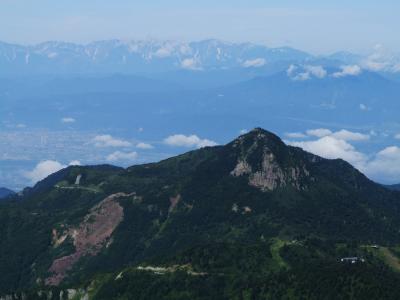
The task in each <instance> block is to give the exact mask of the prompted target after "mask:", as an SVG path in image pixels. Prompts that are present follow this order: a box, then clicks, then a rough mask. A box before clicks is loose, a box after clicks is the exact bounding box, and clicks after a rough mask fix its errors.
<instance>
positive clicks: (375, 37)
mask: <svg viewBox="0 0 400 300" xmlns="http://www.w3.org/2000/svg"><path fill="white" fill-rule="evenodd" d="M216 2H217V1H210V0H203V1H190V2H189V1H180V0H169V1H129V0H120V1H105V0H98V1H90V0H85V1H82V0H79V1H78V0H68V1H66V0H57V1H54V0H35V1H33V0H24V1H21V0H0V40H3V41H7V42H18V43H25V44H26V43H36V42H41V41H45V40H66V41H74V42H83V43H85V42H89V41H93V40H99V39H110V38H123V39H135V38H138V39H140V38H158V39H182V40H193V39H204V38H219V39H224V40H231V41H254V42H259V43H264V44H267V45H270V46H282V45H288V46H292V47H297V48H301V49H304V50H308V51H311V52H314V53H326V52H333V51H336V50H350V51H355V52H367V51H368V50H369V49H371V48H372V47H373V46H374V45H376V44H382V45H384V46H385V47H387V48H389V49H391V50H393V51H400V40H399V39H398V38H396V36H397V32H396V30H397V29H398V28H400V18H398V12H399V10H400V2H399V1H392V0H384V1H379V2H378V1H370V0H365V1H357V0H355V1H351V3H350V1H343V0H336V1H330V2H329V3H326V2H327V1H314V0H308V1H307V0H305V1H288V0H281V1H265V0H264V1H259V0H246V1H235V0H230V1H227V0H219V1H218V2H217V3H216Z"/></svg>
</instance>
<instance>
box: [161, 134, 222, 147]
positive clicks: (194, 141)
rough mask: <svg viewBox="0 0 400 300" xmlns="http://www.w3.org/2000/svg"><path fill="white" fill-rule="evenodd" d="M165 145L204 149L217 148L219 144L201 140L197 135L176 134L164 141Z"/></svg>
mask: <svg viewBox="0 0 400 300" xmlns="http://www.w3.org/2000/svg"><path fill="white" fill-rule="evenodd" d="M164 143H165V144H167V145H169V146H173V147H186V148H203V147H207V146H216V145H217V143H216V142H214V141H211V140H208V139H201V138H199V137H198V136H197V135H194V134H193V135H183V134H175V135H171V136H169V137H167V138H165V139H164Z"/></svg>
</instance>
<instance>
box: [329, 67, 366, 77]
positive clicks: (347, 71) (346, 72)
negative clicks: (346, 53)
mask: <svg viewBox="0 0 400 300" xmlns="http://www.w3.org/2000/svg"><path fill="white" fill-rule="evenodd" d="M340 68H341V71H340V72H335V73H333V75H332V76H333V77H335V78H341V77H346V76H358V75H360V74H361V72H362V69H361V68H360V66H357V65H349V66H341V67H340Z"/></svg>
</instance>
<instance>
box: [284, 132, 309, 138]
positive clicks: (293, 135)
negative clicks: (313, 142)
mask: <svg viewBox="0 0 400 300" xmlns="http://www.w3.org/2000/svg"><path fill="white" fill-rule="evenodd" d="M285 136H287V137H288V138H291V139H303V138H306V137H307V135H305V134H304V133H301V132H287V133H285Z"/></svg>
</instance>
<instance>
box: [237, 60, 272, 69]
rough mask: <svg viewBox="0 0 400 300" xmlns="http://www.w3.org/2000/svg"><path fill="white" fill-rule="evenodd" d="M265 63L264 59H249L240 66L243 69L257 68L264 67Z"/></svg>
mask: <svg viewBox="0 0 400 300" xmlns="http://www.w3.org/2000/svg"><path fill="white" fill-rule="evenodd" d="M266 63H267V61H266V60H265V59H264V58H256V59H249V60H246V61H245V62H244V63H243V64H242V66H243V67H245V68H259V67H262V66H265V64H266Z"/></svg>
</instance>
